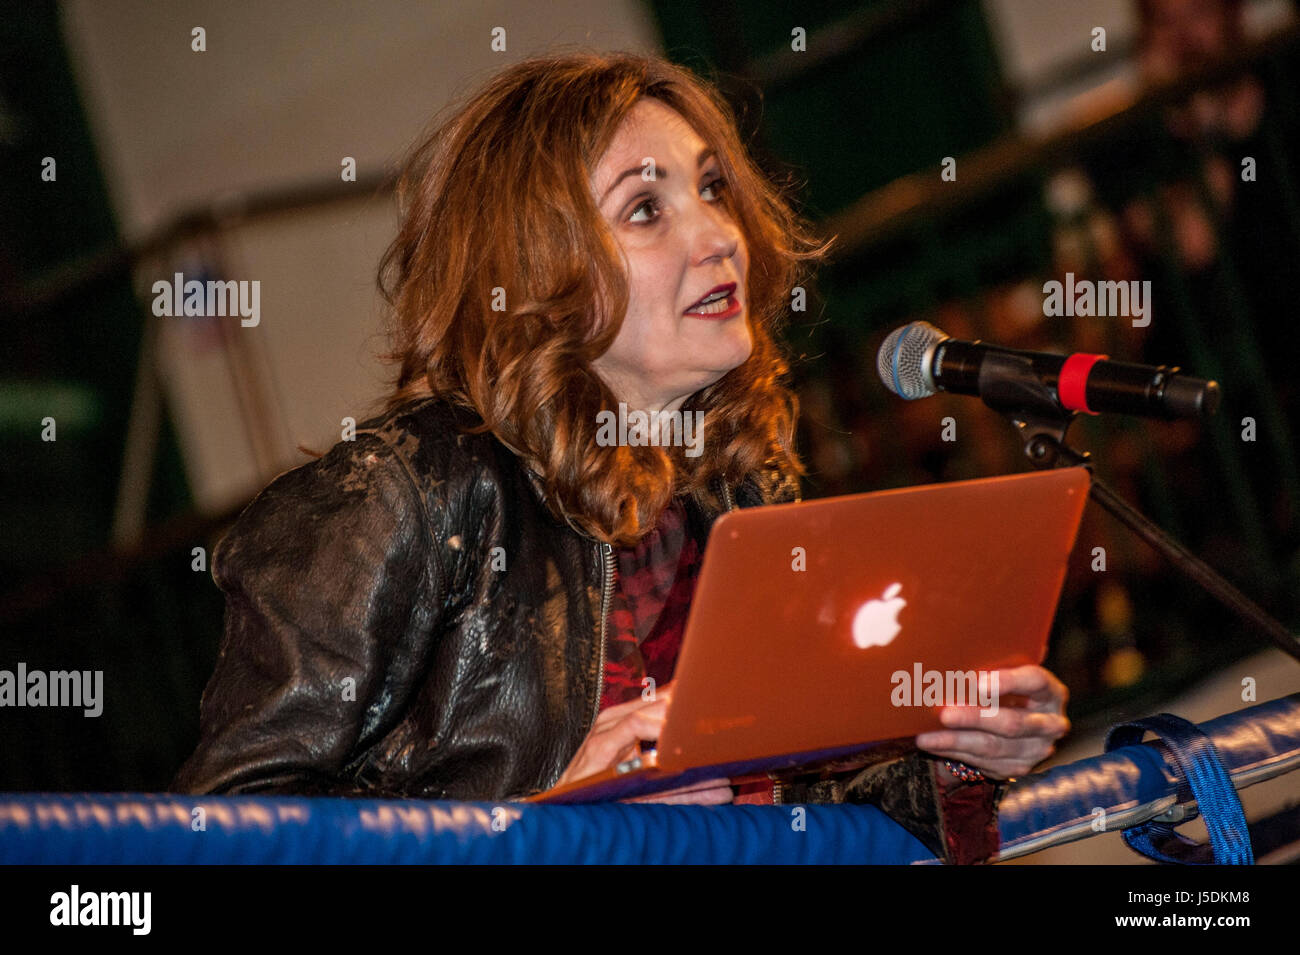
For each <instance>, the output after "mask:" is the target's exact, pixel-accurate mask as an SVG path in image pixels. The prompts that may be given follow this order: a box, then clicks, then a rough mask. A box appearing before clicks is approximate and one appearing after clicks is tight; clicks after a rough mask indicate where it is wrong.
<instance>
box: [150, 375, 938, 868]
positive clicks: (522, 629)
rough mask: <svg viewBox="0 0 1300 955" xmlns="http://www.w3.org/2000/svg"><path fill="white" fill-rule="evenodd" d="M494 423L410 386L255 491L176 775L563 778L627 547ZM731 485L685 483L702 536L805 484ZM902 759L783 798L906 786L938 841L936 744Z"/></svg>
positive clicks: (908, 799) (394, 781) (195, 790)
mask: <svg viewBox="0 0 1300 955" xmlns="http://www.w3.org/2000/svg"><path fill="white" fill-rule="evenodd" d="M476 421H477V418H475V417H474V416H473V415H472V413H470V412H467V411H465V410H463V409H460V408H456V407H454V406H452V405H450V404H448V403H446V402H444V401H441V400H437V399H432V398H426V399H418V400H416V401H413V402H410V403H408V404H406V405H405V406H404V407H402V408H401V409H399V410H398V411H396V412H395V413H393V414H391V415H389V416H386V417H382V418H375V419H372V420H370V421H367V422H364V423H362V424H361V425H360V426H358V428H357V432H356V437H355V440H351V441H341V442H339V443H338V444H336V445H335V446H334V447H333V448H332V449H330V451H329V452H328V453H326V454H325V455H324V456H323V457H321V458H319V459H318V460H315V461H313V462H310V463H308V464H305V465H303V466H301V467H297V468H294V469H292V470H290V471H286V472H285V473H283V474H281V475H280V476H279V477H277V478H276V479H275V480H274V481H272V482H271V483H270V484H269V485H268V486H267V487H266V488H265V489H263V490H262V491H261V492H260V493H259V494H258V495H257V497H256V498H254V499H253V501H252V502H251V503H250V504H249V505H248V507H247V508H245V510H244V511H243V513H242V514H241V515H240V517H239V519H238V520H237V521H236V523H235V525H234V526H233V527H232V528H231V530H230V531H229V532H228V533H227V534H226V536H225V537H224V538H223V539H222V540H221V542H220V544H219V545H218V546H217V548H216V549H215V551H214V553H213V556H212V575H213V578H214V580H215V581H216V583H217V584H218V586H220V587H221V589H222V590H223V591H224V592H225V594H226V618H225V633H224V636H223V639H222V643H221V650H220V655H219V658H218V661H217V666H216V669H215V672H214V673H213V675H212V678H211V681H210V682H209V683H208V686H207V688H206V690H205V691H204V693H203V700H202V704H201V707H200V742H199V745H198V748H197V749H196V751H195V752H194V754H193V755H192V756H191V757H190V758H189V760H187V761H186V763H185V764H184V766H183V767H182V768H181V770H180V772H179V774H178V775H177V777H176V779H175V781H174V782H173V784H172V787H171V788H172V789H173V791H177V792H185V793H192V794H200V793H230V794H233V793H264V794H265V793H293V794H301V795H356V796H369V797H413V798H420V799H465V800H507V799H512V798H518V797H522V796H526V795H529V794H532V793H536V792H539V791H541V790H544V789H547V788H549V787H550V786H552V785H553V784H554V783H555V782H556V781H557V780H558V779H559V777H560V775H561V773H562V772H563V771H564V769H565V767H567V766H568V764H569V761H570V760H571V759H572V757H573V755H574V754H575V753H576V751H577V749H578V747H579V745H580V744H581V743H582V741H583V739H584V738H585V737H586V735H587V732H588V731H589V729H590V728H591V725H592V722H593V721H594V719H595V716H596V713H597V710H598V706H599V699H600V689H601V675H602V672H603V670H604V634H605V620H606V617H607V616H608V613H607V612H608V608H609V604H608V601H609V599H610V596H611V593H612V591H611V587H612V584H613V571H614V557H613V552H612V549H611V548H610V547H609V546H608V545H606V544H603V543H601V542H598V541H596V540H594V539H591V538H588V537H586V536H584V535H581V534H579V533H578V532H577V531H576V530H574V529H573V528H572V527H570V526H569V525H568V524H566V523H564V522H563V521H560V520H557V519H556V518H555V517H554V516H553V515H552V514H551V513H550V511H549V510H548V509H547V507H546V506H545V504H544V503H543V501H542V498H541V494H540V483H539V481H538V479H537V477H536V476H535V475H534V474H533V473H532V472H531V471H529V470H528V469H527V468H525V467H523V466H522V464H521V462H520V460H519V459H518V458H517V457H516V456H515V455H514V454H513V452H511V451H510V450H509V449H507V448H506V447H505V446H504V445H502V444H501V443H500V442H499V441H498V440H497V439H496V438H495V437H493V436H492V435H491V434H482V435H469V434H465V433H463V431H461V430H460V428H459V427H458V425H464V424H470V423H475V422H476ZM715 492H716V493H715V494H714V495H710V496H709V499H707V500H705V499H696V498H694V497H692V498H688V499H687V500H686V501H685V503H686V507H687V513H688V519H689V521H690V529H691V532H692V533H693V534H695V535H696V537H697V539H698V540H699V541H700V542H701V543H703V542H704V540H705V539H706V537H707V534H708V529H709V527H710V526H711V524H712V522H713V520H714V518H716V517H717V515H718V514H719V513H721V512H722V511H723V510H725V509H730V508H731V507H733V506H736V505H739V506H741V507H752V506H758V505H762V504H769V503H776V502H784V501H792V500H797V499H798V496H799V490H798V481H797V478H796V477H795V476H794V475H790V474H786V473H783V472H782V471H780V470H779V469H777V468H776V467H775V466H773V467H771V468H770V469H769V470H766V471H761V472H758V473H755V474H751V475H750V476H749V477H747V478H746V479H745V481H744V482H743V483H741V484H740V485H739V486H738V487H736V488H735V489H734V490H733V489H732V488H729V487H725V486H721V485H720V486H718V487H717V488H715ZM890 773H891V775H890V776H889V778H888V780H887V782H888V786H887V791H885V792H882V791H881V789H880V786H881V785H884V784H885V782H886V778H885V777H884V776H881V775H880V774H879V773H877V774H876V775H875V776H874V777H873V778H874V779H875V780H876V783H877V785H876V786H875V789H874V791H873V790H872V786H871V785H870V784H869V783H870V781H869V780H866V779H860V780H858V781H857V784H856V785H852V784H846V783H844V781H843V780H838V781H837V780H835V779H832V778H829V777H826V776H825V774H823V776H821V777H818V778H817V779H809V780H804V781H803V782H800V781H798V780H796V779H794V778H791V779H790V780H789V781H788V782H789V788H787V789H786V795H787V798H786V801H795V799H791V798H789V797H791V796H794V797H796V798H797V799H798V800H799V801H839V800H843V799H851V800H853V801H859V800H870V801H877V802H881V803H882V805H884V806H885V808H886V810H887V811H891V800H892V801H893V804H892V812H891V814H893V813H897V814H898V815H899V816H901V817H902V818H900V820H899V821H901V822H904V824H906V825H908V826H909V828H911V829H912V830H913V831H914V832H916V833H917V835H918V836H920V837H921V838H922V839H923V841H927V842H928V843H931V848H932V849H934V850H935V851H936V852H939V851H942V832H941V826H940V825H939V823H940V821H941V812H940V810H941V808H942V800H941V798H940V795H941V794H940V793H939V791H938V790H937V789H936V788H935V785H934V783H935V779H934V776H933V772H932V767H931V765H930V763H929V762H928V761H925V760H918V759H913V760H911V761H910V762H908V761H904V762H903V763H900V764H896V765H893V767H892V769H891V770H890ZM922 817H925V818H924V819H923V818H922Z"/></svg>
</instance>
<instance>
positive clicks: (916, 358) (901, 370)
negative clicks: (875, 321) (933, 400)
mask: <svg viewBox="0 0 1300 955" xmlns="http://www.w3.org/2000/svg"><path fill="white" fill-rule="evenodd" d="M947 337H948V336H947V335H945V334H944V333H943V332H941V331H940V330H939V329H937V328H935V327H934V326H933V325H931V324H930V323H929V322H912V323H910V324H908V325H904V326H902V327H901V328H896V329H894V330H893V331H892V332H890V333H889V335H888V337H887V338H886V339H885V340H884V342H882V343H881V345H880V351H879V352H878V353H877V354H876V371H877V373H878V374H879V375H880V380H881V381H883V382H884V383H885V387H886V388H888V389H889V390H890V391H892V392H893V393H894V394H896V395H898V396H899V397H901V398H907V399H909V400H911V399H914V398H928V397H930V395H932V394H934V392H935V389H934V386H933V384H932V383H931V382H930V380H929V376H928V375H927V374H926V369H925V354H926V352H928V351H929V350H930V349H931V348H933V347H934V346H935V345H937V344H939V342H941V341H943V340H944V339H945V338H947Z"/></svg>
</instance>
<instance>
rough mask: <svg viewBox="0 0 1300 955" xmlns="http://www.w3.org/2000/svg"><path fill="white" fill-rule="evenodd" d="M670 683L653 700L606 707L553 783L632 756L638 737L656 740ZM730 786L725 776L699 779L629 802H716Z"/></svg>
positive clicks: (727, 797) (727, 799)
mask: <svg viewBox="0 0 1300 955" xmlns="http://www.w3.org/2000/svg"><path fill="white" fill-rule="evenodd" d="M672 697H673V687H672V684H671V683H668V684H665V685H664V686H661V687H659V688H658V689H656V691H655V695H654V699H653V700H643V699H641V698H639V697H638V698H637V699H635V700H629V701H628V702H626V703H619V704H618V705H617V706H610V707H606V708H605V709H603V710H601V711H600V714H599V715H598V716H597V717H596V722H595V724H593V725H592V727H591V732H590V733H588V734H587V738H586V739H584V740H583V741H582V745H581V746H579V747H578V752H577V753H575V754H574V756H573V759H572V760H570V761H569V765H568V766H567V767H566V768H565V770H564V773H563V775H561V776H560V780H559V782H558V783H557V784H556V785H560V786H562V785H564V784H565V783H571V782H575V781H576V780H579V779H584V778H586V777H587V776H591V775H594V774H595V773H599V772H603V771H605V770H607V769H611V768H613V767H614V766H617V765H618V764H619V763H621V762H624V761H626V760H629V759H632V758H633V757H635V756H637V755H638V754H639V753H640V751H641V741H642V740H657V739H658V738H659V734H660V732H661V731H662V730H663V727H664V721H665V720H666V719H667V718H668V705H669V704H670V703H671V702H672ZM731 797H732V793H731V786H730V784H729V783H728V782H727V780H725V779H714V780H709V781H708V782H699V783H695V784H693V785H692V786H691V787H688V788H685V789H674V790H670V791H669V792H665V793H656V794H655V795H653V796H642V797H639V798H637V799H631V800H628V801H629V802H664V803H698V804H702V805H717V804H719V803H725V802H731Z"/></svg>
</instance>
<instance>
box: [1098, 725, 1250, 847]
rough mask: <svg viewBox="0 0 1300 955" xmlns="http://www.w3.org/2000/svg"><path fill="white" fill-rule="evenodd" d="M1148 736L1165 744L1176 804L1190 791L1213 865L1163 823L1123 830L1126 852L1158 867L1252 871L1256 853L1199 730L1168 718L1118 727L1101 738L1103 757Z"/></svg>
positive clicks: (1224, 774) (1214, 755) (1211, 750)
mask: <svg viewBox="0 0 1300 955" xmlns="http://www.w3.org/2000/svg"><path fill="white" fill-rule="evenodd" d="M1148 730H1149V731H1151V732H1152V733H1155V734H1156V736H1157V737H1158V738H1160V739H1162V740H1163V741H1164V744H1165V748H1166V750H1167V752H1168V754H1169V756H1170V757H1171V758H1172V760H1173V762H1174V765H1175V768H1176V769H1177V771H1178V774H1179V776H1180V777H1181V779H1180V783H1179V801H1182V800H1183V799H1185V798H1186V797H1187V796H1188V790H1189V788H1190V795H1191V796H1192V797H1193V798H1195V799H1196V804H1197V807H1198V809H1199V811H1200V814H1201V815H1202V816H1204V817H1205V827H1206V829H1207V830H1209V833H1210V849H1211V850H1212V851H1213V859H1212V860H1211V859H1210V858H1208V857H1207V854H1206V852H1205V846H1203V845H1201V844H1199V843H1197V842H1194V841H1193V840H1191V839H1188V838H1186V837H1184V836H1183V835H1181V834H1179V833H1178V832H1175V831H1174V827H1173V826H1172V825H1171V824H1169V823H1167V822H1154V821H1152V822H1145V823H1143V824H1142V825H1140V826H1134V827H1132V828H1130V829H1125V830H1124V841H1125V842H1126V843H1127V844H1128V846H1129V848H1131V849H1133V850H1134V851H1136V852H1140V853H1141V854H1142V855H1144V856H1146V857H1147V858H1149V859H1155V860H1156V861H1157V862H1173V863H1180V864H1184V865H1186V864H1194V865H1208V864H1210V863H1211V861H1212V862H1213V864H1215V865H1254V864H1255V853H1254V850H1253V849H1252V848H1251V845H1250V830H1249V828H1247V826H1246V814H1245V812H1244V811H1243V810H1242V808H1241V800H1240V799H1239V798H1237V790H1236V788H1235V787H1234V786H1233V785H1232V780H1231V779H1230V778H1229V777H1228V773H1227V771H1226V770H1224V768H1223V762H1222V760H1220V759H1219V753H1218V750H1216V749H1215V748H1214V743H1213V742H1212V741H1211V740H1210V738H1209V737H1208V736H1206V735H1205V733H1203V732H1201V729H1200V727H1199V726H1197V725H1196V724H1195V723H1189V722H1188V721H1187V720H1185V719H1183V718H1182V717H1179V716H1174V715H1173V714H1171V713H1161V714H1159V715H1157V716H1148V717H1146V718H1145V719H1140V720H1133V721H1131V722H1128V723H1120V724H1117V725H1116V726H1112V727H1111V728H1110V731H1109V732H1108V733H1107V734H1106V752H1110V751H1111V750H1112V749H1115V748H1117V747H1120V746H1132V745H1135V744H1138V743H1141V742H1142V736H1143V734H1144V733H1145V732H1146V731H1148Z"/></svg>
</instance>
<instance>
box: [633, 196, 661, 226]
mask: <svg viewBox="0 0 1300 955" xmlns="http://www.w3.org/2000/svg"><path fill="white" fill-rule="evenodd" d="M658 207H659V204H658V203H657V202H655V200H653V199H645V200H643V201H642V202H641V203H640V204H639V205H637V206H636V208H634V209H633V210H632V215H631V216H630V217H629V218H628V220H627V221H628V222H649V221H650V220H649V219H638V218H637V217H636V214H637V213H638V212H640V211H641V210H642V209H651V210H654V209H657V208H658Z"/></svg>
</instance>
